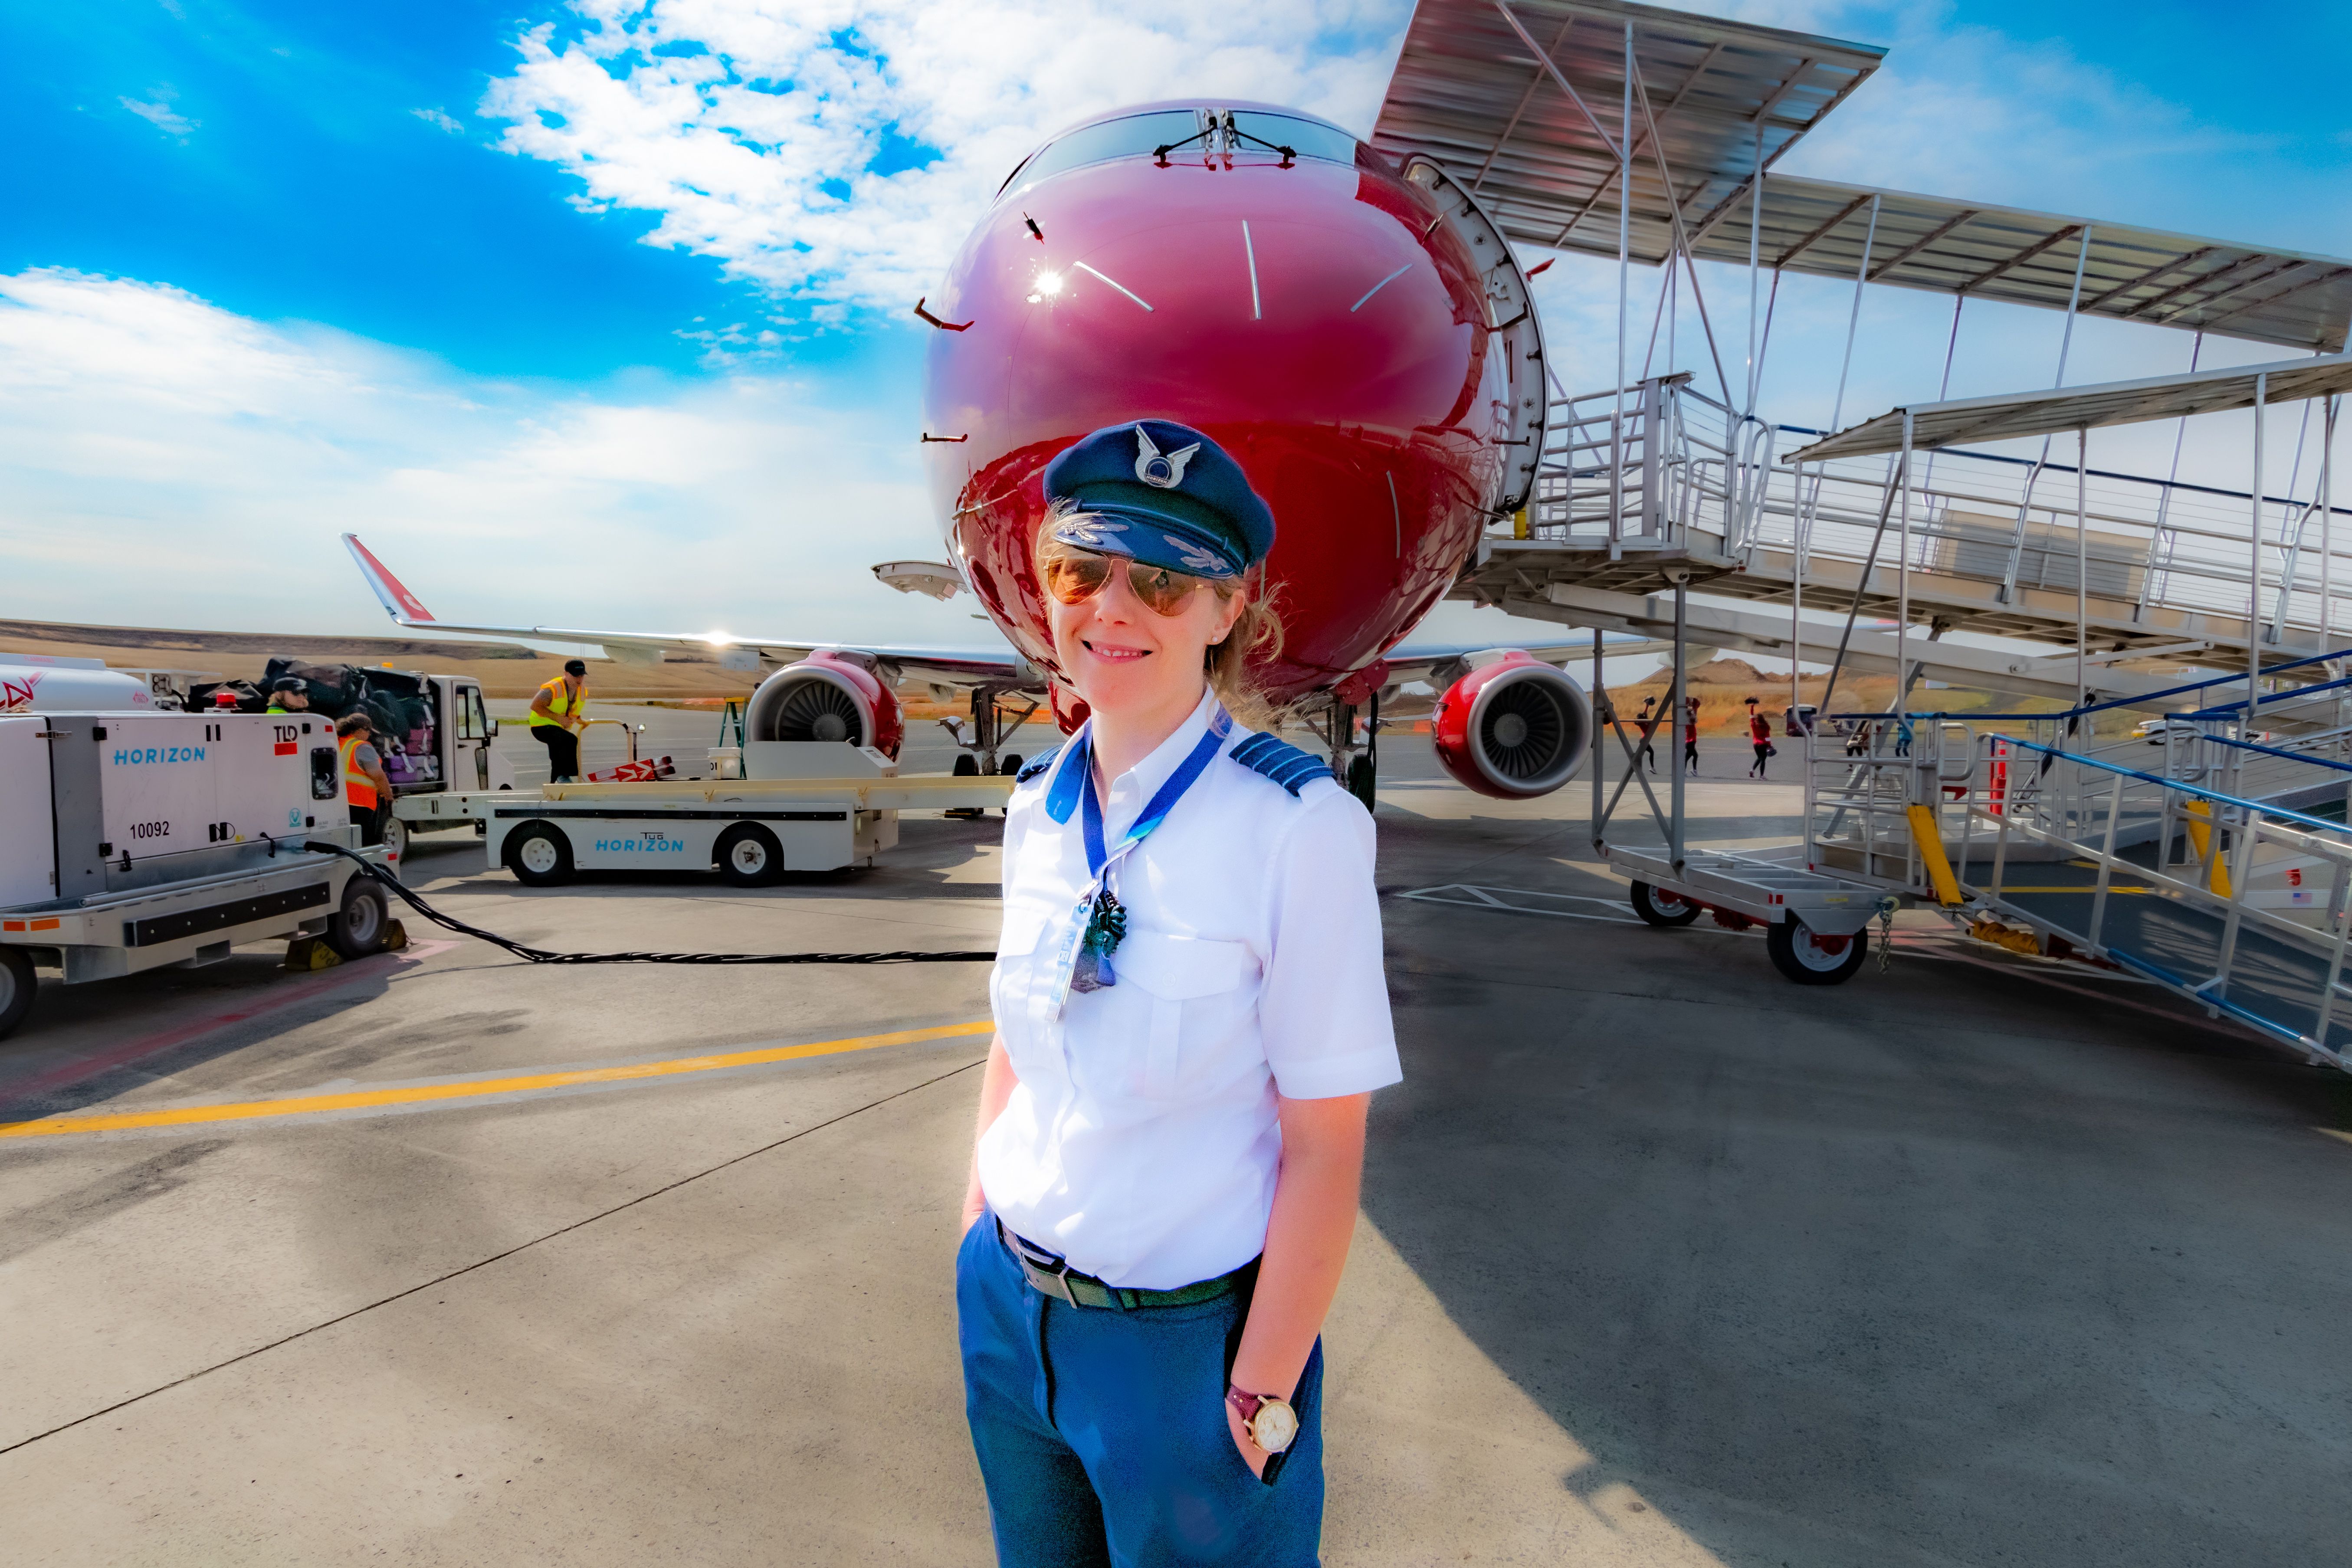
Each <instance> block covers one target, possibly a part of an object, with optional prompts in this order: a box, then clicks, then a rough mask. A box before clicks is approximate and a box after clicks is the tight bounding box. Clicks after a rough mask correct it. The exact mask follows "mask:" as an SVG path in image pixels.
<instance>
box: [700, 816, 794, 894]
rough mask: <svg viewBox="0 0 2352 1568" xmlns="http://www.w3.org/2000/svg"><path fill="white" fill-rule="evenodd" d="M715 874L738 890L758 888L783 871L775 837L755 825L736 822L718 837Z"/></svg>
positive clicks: (780, 851)
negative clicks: (717, 864) (716, 869)
mask: <svg viewBox="0 0 2352 1568" xmlns="http://www.w3.org/2000/svg"><path fill="white" fill-rule="evenodd" d="M716 853H717V855H718V857H719V875H720V876H722V877H724V878H726V879H728V880H729V881H730V882H732V883H734V884H735V885H736V886H737V887H739V888H760V887H765V886H766V885H767V884H768V883H770V882H772V881H774V880H775V879H776V878H777V875H778V874H779V873H781V872H782V870H783V868H784V852H783V849H782V847H780V846H779V845H778V844H777V843H776V836H775V835H774V834H772V833H771V832H769V831H768V830H767V829H766V828H764V827H761V826H760V825H759V824H757V823H755V822H739V823H737V824H736V825H735V826H732V827H730V828H729V829H728V830H727V831H726V832H724V833H722V834H720V835H719V846H718V848H717V851H716Z"/></svg>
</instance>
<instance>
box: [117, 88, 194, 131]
mask: <svg viewBox="0 0 2352 1568" xmlns="http://www.w3.org/2000/svg"><path fill="white" fill-rule="evenodd" d="M172 99H173V92H172V89H169V88H158V89H156V91H155V100H154V101H153V102H152V103H143V102H142V101H140V100H137V99H135V98H123V99H118V100H116V101H117V102H119V103H121V105H122V107H123V108H125V109H127V110H130V111H131V113H133V114H135V115H137V116H138V117H139V118H140V119H142V120H143V121H146V122H147V123H148V124H150V125H152V126H153V127H154V128H155V129H156V130H158V131H161V132H163V134H164V135H166V136H176V137H178V138H179V139H180V140H181V141H183V142H185V141H186V140H187V139H188V132H191V131H194V130H195V129H196V128H197V127H199V126H201V125H202V124H204V121H201V120H191V119H189V118H188V117H187V116H186V115H184V114H181V113H179V112H177V111H176V110H173V108H172Z"/></svg>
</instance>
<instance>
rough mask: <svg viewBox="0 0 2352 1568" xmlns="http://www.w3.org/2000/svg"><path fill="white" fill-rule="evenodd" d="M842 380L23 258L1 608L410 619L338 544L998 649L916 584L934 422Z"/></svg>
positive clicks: (250, 622) (531, 614)
mask: <svg viewBox="0 0 2352 1568" xmlns="http://www.w3.org/2000/svg"><path fill="white" fill-rule="evenodd" d="M915 434H916V432H915V430H914V428H913V426H911V425H908V426H907V427H905V428H904V429H901V428H899V427H898V421H896V420H894V419H892V418H890V417H889V416H887V415H885V416H875V415H873V414H871V413H868V412H865V411H862V410H858V409H856V408H850V407H845V406H844V405H843V400H842V399H841V398H840V397H839V395H838V390H837V389H812V388H811V387H809V386H808V385H806V384H802V383H799V382H794V381H790V380H785V379H782V378H775V377H749V376H732V377H727V378H723V379H716V380H713V381H710V382H708V383H701V384H692V385H688V386H684V387H680V386H675V385H671V384H660V385H657V386H655V387H653V388H651V389H650V390H644V389H633V391H632V392H631V393H623V392H620V391H615V390H606V391H604V392H599V393H587V392H582V391H580V390H578V389H550V388H545V387H537V386H530V385H522V384H509V383H499V382H492V381H488V380H485V379H481V378H476V377H469V376H466V375H463V374H458V373H457V372H454V371H452V370H451V369H449V368H448V367H447V366H446V365H445V364H442V363H439V362H437V361H435V360H432V359H429V358H426V357H425V356H422V355H416V354H411V353H401V352H397V351H394V350H392V349H387V348H385V347H383V345H381V344H377V343H373V342H367V341H365V340H362V339H358V338H354V337H351V336H349V335H346V334H343V333H339V332H335V331H328V330H325V329H321V328H317V327H310V326H304V325H300V324H288V323H264V322H260V321H252V320H249V319H247V318H245V317H241V316H238V315H236V314H234V313H232V312H229V311H226V310H221V309H219V308H218V307H216V306H214V305H211V304H208V303H206V302H205V301H204V300H199V299H197V298H195V297H194V296H193V295H190V294H187V293H185V292H183V291H181V290H179V289H172V288H168V287H164V286H162V285H157V284H151V283H142V282H134V281H131V280H128V279H107V278H97V277H90V276H87V275H84V274H79V273H75V272H68V271H56V270H43V271H30V272H25V273H19V274H17V275H16V276H14V277H5V278H0V490H5V493H6V494H7V495H8V496H9V505H8V506H7V508H6V509H5V511H0V559H5V560H6V561H7V562H8V563H9V570H8V572H7V573H6V574H5V577H0V616H14V617H21V618H26V619H36V620H80V621H90V622H96V623H100V624H137V625H160V626H237V627H268V628H270V629H275V630H283V631H310V630H318V631H354V630H363V631H375V630H379V629H383V622H382V620H381V619H380V618H379V616H380V612H379V611H378V610H377V608H376V606H375V605H374V604H373V600H371V599H370V598H369V597H368V595H367V592H366V589H365V588H364V586H363V585H362V583H361V581H360V579H359V577H358V575H357V574H356V573H355V572H354V571H353V570H352V567H351V565H350V563H349V561H348V558H347V557H346V556H345V555H344V553H343V552H342V550H341V546H340V545H339V543H338V542H337V538H336V536H337V535H338V534H339V533H341V532H342V531H345V530H350V531H356V532H358V533H359V534H361V535H362V537H363V538H365V539H366V540H367V541H368V542H369V543H370V544H371V545H372V546H373V548H374V549H375V550H376V551H377V552H379V553H380V554H382V555H383V557H384V559H385V560H386V561H388V562H390V563H393V565H394V570H395V571H398V572H400V573H401V574H403V576H404V578H405V579H406V580H407V581H408V582H409V584H410V585H411V586H413V587H415V589H416V590H417V592H418V593H419V594H420V595H423V596H424V598H425V602H426V603H427V604H428V605H432V606H433V608H434V609H435V610H436V612H437V613H439V614H440V615H442V616H446V617H451V618H467V619H475V620H508V621H524V622H530V621H541V622H546V621H558V622H564V623H569V624H572V625H585V626H617V627H632V628H642V629H648V630H662V629H672V630H677V629H698V628H701V627H706V626H711V625H714V624H717V625H723V626H730V628H732V629H735V630H739V631H745V632H751V633H754V634H757V635H763V636H771V637H776V636H794V635H807V636H815V637H866V638H873V639H880V638H888V639H892V640H907V639H910V638H912V639H920V640H928V641H932V642H952V643H968V644H973V645H981V644H985V643H986V642H987V641H988V640H989V639H990V638H991V637H992V634H991V633H990V632H989V631H988V630H987V629H986V628H985V627H984V626H981V625H979V624H978V623H975V622H972V621H971V620H969V619H967V618H966V614H965V613H966V611H968V609H969V608H970V605H969V602H968V601H965V602H962V603H959V604H957V605H935V604H933V603H932V602H931V601H929V600H916V599H912V598H908V597H906V596H903V595H897V594H893V593H890V592H889V591H887V589H884V588H882V587H881V586H879V585H878V584H876V583H875V582H874V581H873V579H872V578H871V577H870V576H869V575H867V574H866V566H867V565H869V564H870V563H873V562H876V561H883V560H889V559H893V558H902V557H910V556H911V557H931V556H935V555H936V553H937V551H938V549H939V544H938V537H937V534H936V532H935V531H934V530H933V528H932V525H931V522H930V520H929V505H928V502H927V500H926V499H925V496H924V494H923V491H922V489H921V487H920V485H919V481H918V479H917V478H916V475H915V468H916V464H915V461H914V458H913V456H912V454H913V452H914V436H915Z"/></svg>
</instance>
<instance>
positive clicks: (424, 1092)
mask: <svg viewBox="0 0 2352 1568" xmlns="http://www.w3.org/2000/svg"><path fill="white" fill-rule="evenodd" d="M994 1028H995V1025H994V1024H992V1022H990V1021H989V1020H988V1019H985V1018H982V1019H980V1020H978V1021H977V1022H974V1023H970V1024H943V1025H940V1026H938V1027H937V1028H930V1029H898V1030H896V1031H894V1032H892V1033H890V1034H887V1035H859V1036H855V1037H851V1038H849V1039H845V1040H818V1041H815V1042H814V1043H813V1044H810V1045H805V1046H770V1047H765V1048H763V1049H761V1050H756V1051H729V1052H727V1053H725V1054H724V1055H720V1056H707V1057H673V1058H669V1059H668V1060H667V1061H657V1062H635V1063H632V1064H630V1065H629V1066H626V1067H611V1068H574V1069H572V1071H569V1072H542V1073H529V1074H521V1075H518V1076H516V1077H513V1078H486V1079H469V1080H468V1081H467V1082H464V1083H436V1084H420V1085H416V1086H415V1087H412V1088H408V1089H353V1090H351V1091H348V1092H346V1093H342V1094H303V1095H295V1096H292V1097H290V1098H289V1099H285V1100H243V1101H240V1102H238V1103H236V1104H231V1105H191V1106H184V1107H182V1108H181V1109H179V1110H124V1111H115V1112H110V1113H109V1114H107V1115H103V1116H46V1117H43V1118H41V1119H40V1120H39V1121H9V1122H0V1138H54V1137H57V1136H58V1135H59V1134H61V1133H67V1132H122V1131H130V1130H131V1129H134V1128H141V1127H192V1126H196V1125H199V1124H201V1123H205V1122H210V1121H253V1120H255V1119H257V1118H259V1117H266V1116H308V1115H311V1114H313V1113H315V1112H318V1111H321V1110H371V1109H373V1108H376V1107H379V1106H386V1105H421V1104H425V1103H427V1102H430V1101H433V1100H481V1099H484V1098H487V1097H488V1096H492V1095H500V1094H522V1093H526V1092H529V1091H530V1090H532V1089H568V1088H571V1087H572V1086H573V1085H575V1084H583V1083H629V1082H633V1081H635V1080H636V1079H651V1078H676V1077H678V1076H679V1075H680V1074H684V1073H698V1072H718V1071H719V1070H721V1069H722V1068H748V1067H762V1066H765V1065H766V1064H768V1063H770V1062H790V1061H800V1060H803V1059H805V1058H809V1057H836V1056H842V1055H845V1054H846V1053H848V1052H850V1051H870V1050H874V1049H876V1048H877V1047H882V1046H910V1045H914V1044H916V1043H917V1042H919V1041H922V1040H951V1039H958V1038H961V1037H965V1036H968V1035H985V1034H989V1033H992V1031H993V1030H994Z"/></svg>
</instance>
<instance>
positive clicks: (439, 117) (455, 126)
mask: <svg viewBox="0 0 2352 1568" xmlns="http://www.w3.org/2000/svg"><path fill="white" fill-rule="evenodd" d="M408 112H409V113H411V114H414V115H415V116H416V118H417V119H419V120H422V121H425V124H427V125H430V126H432V127H433V128H434V129H435V130H436V131H446V132H449V134H450V135H452V136H458V135H463V134H464V133H465V130H466V128H465V126H463V125H461V124H459V123H458V122H457V118H456V117H455V116H453V115H451V114H450V113H448V112H447V111H446V110H440V109H412V110H409V111H408Z"/></svg>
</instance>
